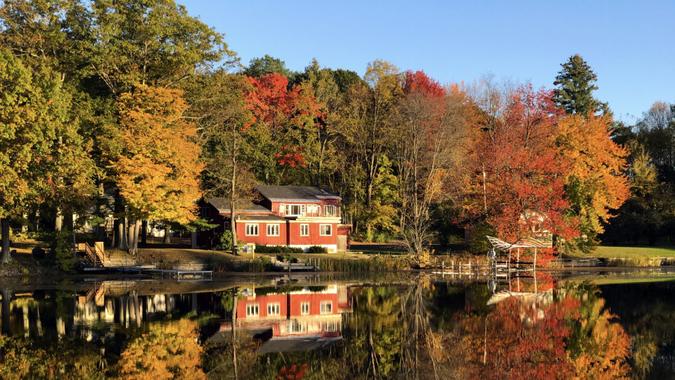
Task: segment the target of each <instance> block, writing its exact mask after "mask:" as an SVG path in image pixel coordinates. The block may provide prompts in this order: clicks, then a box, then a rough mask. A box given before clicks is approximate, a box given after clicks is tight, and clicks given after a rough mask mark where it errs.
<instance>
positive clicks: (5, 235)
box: [0, 218, 11, 264]
mask: <svg viewBox="0 0 675 380" xmlns="http://www.w3.org/2000/svg"><path fill="white" fill-rule="evenodd" d="M0 233H1V234H2V263H3V264H7V263H9V261H10V259H11V257H10V256H9V234H10V229H9V219H7V218H3V219H0Z"/></svg>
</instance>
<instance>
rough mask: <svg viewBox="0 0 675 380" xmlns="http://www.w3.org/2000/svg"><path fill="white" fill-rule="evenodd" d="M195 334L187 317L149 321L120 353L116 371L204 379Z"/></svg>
mask: <svg viewBox="0 0 675 380" xmlns="http://www.w3.org/2000/svg"><path fill="white" fill-rule="evenodd" d="M197 337H198V326H197V323H196V322H194V321H191V320H188V319H181V320H178V321H171V322H164V323H155V324H151V325H150V327H149V331H148V332H147V333H145V334H143V335H142V336H140V337H138V338H136V339H135V340H133V341H132V342H131V343H130V344H129V346H127V348H126V349H125V350H124V351H123V352H122V355H121V357H120V361H119V363H118V366H119V374H120V376H121V377H123V378H126V379H172V378H174V379H182V378H191V379H200V378H206V376H205V375H204V372H203V371H202V369H201V354H202V347H201V346H200V345H199V343H198V342H197Z"/></svg>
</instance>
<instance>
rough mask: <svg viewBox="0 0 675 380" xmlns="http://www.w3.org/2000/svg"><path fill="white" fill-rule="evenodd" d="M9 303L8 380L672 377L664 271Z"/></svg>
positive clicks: (146, 284)
mask: <svg viewBox="0 0 675 380" xmlns="http://www.w3.org/2000/svg"><path fill="white" fill-rule="evenodd" d="M673 277H675V274H673ZM589 279H594V282H590V281H588V280H589ZM535 280H536V281H535ZM0 290H2V310H1V314H2V320H1V322H2V323H1V331H2V334H1V335H0V378H3V379H5V378H6V379H13V378H74V379H96V378H117V377H119V378H152V379H164V378H186V379H199V378H214V379H234V378H238V379H286V378H289V379H290V378H293V379H295V378H304V379H361V378H378V379H379V378H396V379H399V378H400V379H414V378H420V379H427V378H439V379H454V378H457V379H464V378H467V379H473V378H488V379H492V378H494V379H504V378H530V379H536V378H547V379H548V378H561V379H567V378H621V377H624V378H625V377H631V378H653V379H665V378H674V377H675V368H674V363H675V361H674V357H673V354H674V348H675V323H674V321H675V297H674V296H675V282H672V281H671V274H669V273H663V272H659V273H647V274H637V275H636V274H632V275H619V274H612V273H605V274H601V275H598V274H589V275H586V276H579V275H575V276H573V277H565V278H561V277H560V276H553V275H551V274H547V273H539V274H537V276H536V278H533V277H532V276H527V277H523V278H520V279H511V280H510V281H505V280H502V281H499V282H485V281H470V280H469V281H467V280H460V279H456V278H452V277H448V276H445V277H442V276H439V275H427V274H423V275H410V276H402V275H394V274H391V275H386V276H383V277H372V278H330V277H294V278H291V279H288V278H284V277H279V278H272V277H266V278H253V277H250V278H242V279H239V280H237V279H231V280H227V281H218V280H216V281H210V282H167V281H154V280H132V279H130V280H114V281H106V280H102V279H95V280H86V281H76V282H71V283H67V284H63V283H62V284H50V285H36V284H2V285H0Z"/></svg>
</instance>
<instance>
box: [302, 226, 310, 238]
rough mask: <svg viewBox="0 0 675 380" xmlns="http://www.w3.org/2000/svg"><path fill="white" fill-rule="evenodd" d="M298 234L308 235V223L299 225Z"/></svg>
mask: <svg viewBox="0 0 675 380" xmlns="http://www.w3.org/2000/svg"><path fill="white" fill-rule="evenodd" d="M300 236H309V224H301V225H300Z"/></svg>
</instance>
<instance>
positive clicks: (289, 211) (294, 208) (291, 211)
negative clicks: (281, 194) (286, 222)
mask: <svg viewBox="0 0 675 380" xmlns="http://www.w3.org/2000/svg"><path fill="white" fill-rule="evenodd" d="M304 214H305V205H286V215H288V216H302V215H304Z"/></svg>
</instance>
